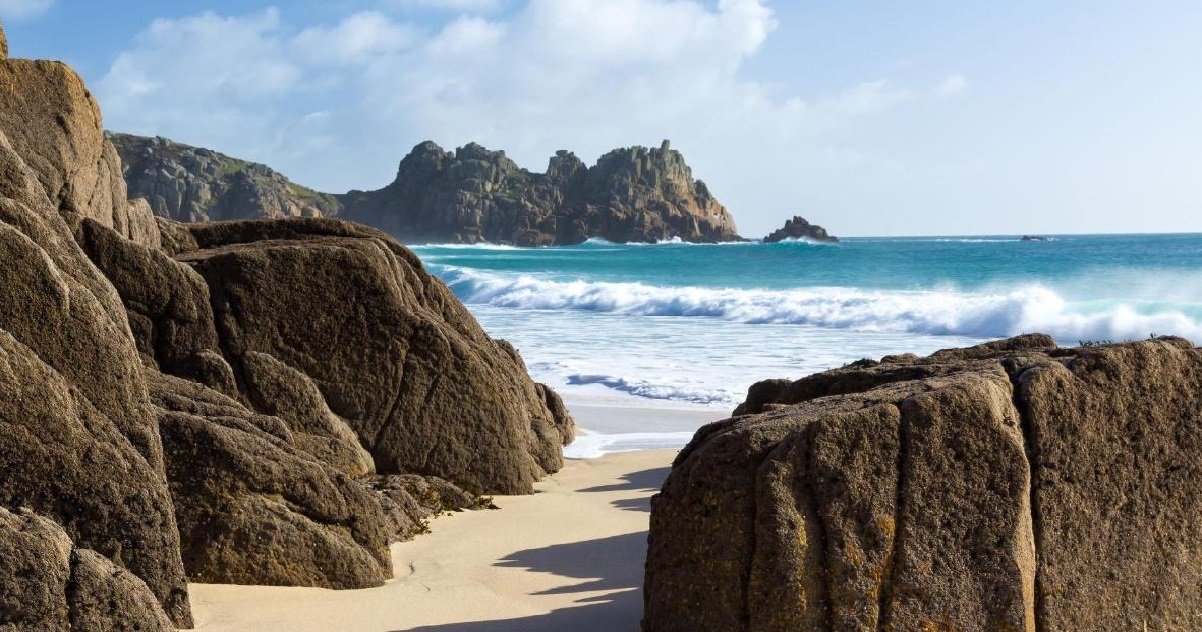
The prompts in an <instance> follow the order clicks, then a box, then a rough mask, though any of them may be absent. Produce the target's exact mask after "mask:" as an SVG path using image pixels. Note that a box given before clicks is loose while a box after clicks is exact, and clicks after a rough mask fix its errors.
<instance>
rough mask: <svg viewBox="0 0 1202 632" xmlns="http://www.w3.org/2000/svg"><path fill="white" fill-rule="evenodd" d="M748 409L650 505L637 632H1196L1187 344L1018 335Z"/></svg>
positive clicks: (677, 469)
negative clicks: (1080, 345)
mask: <svg viewBox="0 0 1202 632" xmlns="http://www.w3.org/2000/svg"><path fill="white" fill-rule="evenodd" d="M751 395H752V396H751V397H749V401H748V402H747V403H745V404H744V406H743V407H742V409H743V410H744V411H746V412H748V413H749V414H745V415H742V416H739V417H735V418H732V419H730V420H726V421H723V422H718V423H716V424H712V425H710V426H707V427H706V428H703V429H702V430H700V431H699V432H698V433H697V436H696V437H695V438H694V440H693V441H692V443H690V445H689V446H688V447H687V448H686V449H685V450H684V451H682V453H681V454H680V456H679V457H678V458H677V461H676V463H675V464H674V466H673V471H672V473H671V475H670V476H669V477H668V479H667V481H666V482H665V484H664V488H663V491H662V492H661V493H660V494H658V495H657V496H656V497H655V498H654V499H653V501H652V517H651V533H650V538H649V544H650V546H649V551H648V557H647V578H646V586H645V599H646V617H645V619H644V624H643V627H644V629H646V630H650V631H659V630H870V629H898V630H928V629H930V630H986V629H989V630H992V629H1005V630H1036V629H1077V630H1116V629H1142V627H1143V626H1148V629H1192V628H1194V627H1196V626H1197V624H1198V622H1199V621H1200V620H1202V594H1200V592H1199V591H1200V590H1202V588H1199V587H1200V586H1202V544H1199V542H1200V539H1199V536H1202V526H1199V525H1202V522H1199V519H1200V518H1202V496H1200V495H1199V493H1200V492H1202V489H1199V487H1202V483H1200V482H1199V480H1200V479H1199V475H1200V474H1202V459H1199V457H1198V454H1199V452H1198V446H1199V445H1202V352H1200V351H1199V350H1197V349H1194V348H1193V347H1192V345H1191V344H1189V343H1188V342H1185V341H1182V340H1180V339H1161V340H1155V341H1147V342H1142V343H1132V344H1126V345H1115V346H1110V347H1094V348H1084V349H1073V350H1066V349H1056V348H1054V346H1052V345H1051V341H1050V340H1048V339H1047V338H1046V337H1038V336H1028V337H1024V338H1020V339H1015V340H1011V341H1007V342H1004V343H1001V344H996V343H995V344H990V345H983V346H981V347H978V348H973V349H969V350H953V351H948V352H941V353H937V354H935V355H933V356H931V357H928V358H921V359H920V358H915V357H909V358H906V357H894V358H888V359H886V361H884V362H881V363H877V362H859V363H856V364H855V365H851V366H849V367H845V368H843V369H838V370H835V371H831V372H828V373H825V374H819V375H816V376H811V377H809V378H805V379H803V380H798V381H796V382H792V383H782V382H780V381H775V382H770V383H764V384H761V385H758V386H757V387H753V389H752V392H751ZM753 400H754V401H753Z"/></svg>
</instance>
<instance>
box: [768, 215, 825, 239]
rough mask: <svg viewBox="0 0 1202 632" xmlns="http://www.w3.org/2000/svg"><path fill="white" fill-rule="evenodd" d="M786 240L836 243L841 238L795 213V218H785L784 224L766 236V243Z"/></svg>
mask: <svg viewBox="0 0 1202 632" xmlns="http://www.w3.org/2000/svg"><path fill="white" fill-rule="evenodd" d="M786 240H802V241H817V242H823V243H835V242H837V241H839V238H838V237H835V236H834V235H831V234H829V233H827V232H826V229H825V228H823V227H821V226H818V225H817V224H811V223H810V222H808V221H806V218H804V217H802V216H800V215H794V216H793V219H787V220H785V225H784V226H781V227H780V228H778V229H776V230H774V231H772V232H771V233H768V235H767V236H766V237H764V243H766V244H774V243H776V242H778V241H786Z"/></svg>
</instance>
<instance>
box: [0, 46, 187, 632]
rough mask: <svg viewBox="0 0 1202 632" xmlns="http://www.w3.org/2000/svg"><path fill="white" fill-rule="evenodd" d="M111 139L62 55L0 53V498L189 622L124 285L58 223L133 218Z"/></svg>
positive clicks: (122, 225)
mask: <svg viewBox="0 0 1202 632" xmlns="http://www.w3.org/2000/svg"><path fill="white" fill-rule="evenodd" d="M13 139H15V140H13ZM109 150H111V147H108V148H106V145H105V143H104V141H103V137H102V135H101V129H100V119H99V115H98V111H97V110H96V108H95V104H94V103H93V102H92V101H91V99H90V97H89V96H88V95H87V92H86V90H84V88H83V85H82V83H81V82H80V81H79V78H78V77H76V76H75V74H74V73H73V72H71V70H70V69H68V68H67V67H66V66H64V65H62V64H58V63H55V62H43V61H38V62H34V61H27V60H5V61H0V242H2V243H0V259H2V261H0V358H2V359H0V464H3V471H4V476H3V477H0V506H3V507H10V508H21V507H24V508H30V509H32V510H34V511H36V512H37V513H38V514H39V515H41V516H44V517H45V518H47V519H50V520H53V521H54V522H56V523H58V524H59V525H61V526H62V528H63V529H64V531H65V532H66V534H67V536H68V537H69V538H70V539H71V540H72V541H74V542H75V543H76V545H77V546H79V547H81V548H87V549H91V550H94V551H96V552H97V553H99V554H101V555H104V556H105V557H107V558H108V559H110V560H111V561H112V562H113V563H114V564H116V565H117V566H119V567H121V568H125V569H127V570H128V571H130V572H131V573H133V574H134V575H136V576H137V577H139V578H140V579H141V580H142V581H144V582H145V583H146V585H147V586H148V587H149V589H150V590H151V592H152V593H153V594H154V595H155V597H156V598H157V599H158V600H159V602H160V604H161V605H162V607H163V608H164V609H165V611H166V613H167V614H169V615H170V616H171V618H172V620H173V621H174V622H175V623H176V624H179V625H181V626H186V625H189V624H190V614H189V608H188V603H187V599H186V585H185V576H184V570H183V566H182V564H181V561H180V554H179V542H178V533H177V532H176V529H175V519H174V512H173V508H172V505H171V499H170V495H169V494H168V491H167V486H166V480H165V478H164V473H163V452H162V445H161V442H160V439H159V434H158V424H157V420H156V419H155V417H154V415H153V414H152V412H151V410H150V408H149V399H148V395H147V389H146V383H145V380H144V378H143V375H142V368H141V364H140V361H139V358H138V354H137V352H136V350H135V347H134V344H133V340H132V336H131V334H130V329H129V325H128V324H127V320H126V315H125V310H124V308H123V306H122V303H121V299H120V297H119V296H118V294H117V292H116V291H115V290H114V289H113V287H112V285H111V284H110V283H109V282H108V280H107V279H105V278H104V276H103V275H102V274H101V273H100V271H99V270H98V269H97V268H96V267H95V266H94V265H93V264H92V263H91V262H90V261H89V260H88V258H87V257H86V256H85V255H84V253H83V252H82V251H81V250H80V248H79V247H78V245H76V243H75V241H74V240H73V238H72V231H71V229H70V227H69V225H68V222H79V221H81V218H91V219H93V220H94V221H96V222H100V223H103V224H104V225H106V226H111V227H112V229H114V230H127V229H128V222H126V221H125V219H124V218H125V217H126V216H125V215H124V214H123V213H124V212H125V211H126V210H127V209H128V204H126V203H125V202H124V185H123V184H122V183H121V179H120V178H119V177H113V176H115V175H116V174H117V173H119V172H118V171H116V170H114V169H113V168H112V167H113V164H110V162H109V157H110V156H115V154H112V153H111V152H110V151H109ZM116 199H120V201H121V204H116V203H115V200H116ZM4 616H6V617H9V618H11V617H12V616H24V615H20V614H19V613H17V614H14V613H5V614H4ZM34 629H37V628H36V626H35V628H34ZM43 629H44V628H43Z"/></svg>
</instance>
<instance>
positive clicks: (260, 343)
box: [0, 32, 573, 632]
mask: <svg viewBox="0 0 1202 632" xmlns="http://www.w3.org/2000/svg"><path fill="white" fill-rule="evenodd" d="M0 35H2V32H0ZM0 41H3V39H2V37H0ZM120 173H121V165H120V162H119V160H118V159H117V153H116V151H115V149H114V148H113V146H112V145H111V144H110V143H109V141H107V140H106V139H105V136H104V135H103V133H102V128H101V120H100V113H99V110H98V108H97V107H96V104H95V103H94V102H93V101H92V100H91V97H90V95H89V93H88V92H87V90H86V89H85V88H84V87H83V85H82V83H81V82H80V80H79V78H78V77H77V76H76V75H75V73H74V72H72V71H71V70H70V69H69V68H67V67H66V66H64V65H62V64H60V63H56V62H32V61H27V60H9V59H0V471H3V476H0V629H3V630H6V631H8V630H13V631H14V632H15V631H17V630H22V631H23V630H30V631H39V632H40V631H42V630H67V629H71V630H167V629H173V628H174V627H176V626H178V627H185V628H186V627H190V626H191V624H192V620H191V613H190V608H189V604H188V597H187V581H188V580H189V579H190V580H193V581H210V582H230V583H253V584H279V585H300V586H319V587H325V588H365V587H369V586H376V585H379V584H381V583H382V582H384V581H385V580H386V579H388V578H389V577H391V574H392V569H391V561H390V558H389V555H388V548H387V546H388V544H389V542H392V541H395V540H398V539H403V538H407V537H411V536H412V535H414V534H415V533H418V532H420V531H421V530H422V529H423V528H424V521H425V520H426V519H427V518H428V517H429V516H431V515H432V514H433V513H434V512H436V511H441V510H443V509H447V508H457V507H468V508H476V507H477V506H481V503H480V502H479V501H478V499H477V497H476V496H475V495H474V494H475V493H480V492H492V491H496V492H506V493H520V492H529V491H531V489H532V487H531V486H532V483H533V481H534V480H535V479H537V478H539V477H541V476H543V475H545V474H546V473H548V472H552V471H555V470H556V469H557V468H559V467H560V466H561V465H562V452H561V446H562V445H563V444H564V442H565V441H568V440H570V438H571V436H572V430H573V424H572V420H571V418H570V416H568V415H567V412H566V410H564V409H563V407H562V403H561V402H559V401H558V398H557V396H555V395H554V393H552V392H550V391H549V389H546V388H545V387H543V386H542V385H538V384H535V383H533V382H532V381H531V380H530V379H529V377H528V376H527V375H526V372H525V367H524V366H523V365H522V362H521V359H520V357H519V356H518V354H517V352H516V351H515V350H514V349H513V348H512V347H511V346H509V345H508V344H506V343H504V342H501V341H494V340H492V339H490V338H488V337H487V336H486V335H485V334H484V333H483V331H482V330H481V329H480V327H479V325H478V324H476V322H475V320H474V319H472V317H471V316H470V315H469V314H468V313H467V312H466V310H465V309H464V308H463V306H462V305H460V304H459V303H458V302H457V301H456V300H455V299H454V297H453V296H452V295H451V293H450V292H449V291H448V290H447V288H446V287H445V286H443V285H442V284H441V283H440V282H439V281H437V280H435V279H433V278H432V277H430V276H429V275H428V274H426V273H425V271H424V270H423V269H422V267H421V264H420V262H419V261H418V260H417V259H416V257H414V256H413V254H412V253H410V252H409V251H407V250H405V249H404V248H403V247H401V246H399V245H397V243H396V242H395V241H393V240H392V239H391V238H389V237H387V236H386V235H384V234H383V233H381V232H379V231H375V230H372V229H368V228H365V227H362V226H357V225H353V224H349V223H346V222H340V221H335V220H324V219H296V220H274V221H260V222H235V223H214V224H195V225H184V224H180V223H177V222H175V221H172V220H169V219H165V218H161V217H160V218H156V217H155V216H154V215H153V213H152V211H151V208H150V206H149V204H148V203H146V202H145V201H142V200H135V201H133V202H130V201H127V200H126V189H125V184H124V181H123V180H122V178H121V177H120ZM465 489H466V490H467V491H465ZM431 490H434V491H431Z"/></svg>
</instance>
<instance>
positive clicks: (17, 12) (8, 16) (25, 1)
mask: <svg viewBox="0 0 1202 632" xmlns="http://www.w3.org/2000/svg"><path fill="white" fill-rule="evenodd" d="M52 7H54V0H0V20H24V19H27V18H36V17H38V16H40V15H42V14H44V13H46V12H47V11H49V10H50V9H51V8H52Z"/></svg>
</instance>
